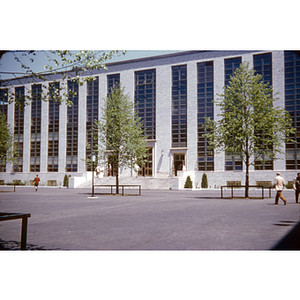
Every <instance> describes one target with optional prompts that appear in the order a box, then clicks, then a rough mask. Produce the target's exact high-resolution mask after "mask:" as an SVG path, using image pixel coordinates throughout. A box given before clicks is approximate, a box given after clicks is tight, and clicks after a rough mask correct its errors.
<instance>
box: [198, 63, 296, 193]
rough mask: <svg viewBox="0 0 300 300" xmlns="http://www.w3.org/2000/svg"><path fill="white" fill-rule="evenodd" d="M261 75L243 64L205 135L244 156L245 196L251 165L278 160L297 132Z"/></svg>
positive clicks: (219, 147) (221, 147) (208, 122)
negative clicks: (285, 144)
mask: <svg viewBox="0 0 300 300" xmlns="http://www.w3.org/2000/svg"><path fill="white" fill-rule="evenodd" d="M261 79H262V76H261V75H260V74H255V71H254V70H253V69H249V63H243V64H241V66H240V68H238V69H236V71H235V73H234V76H233V77H231V80H230V83H229V85H227V86H226V87H225V88H224V94H222V95H218V96H221V97H222V98H221V99H219V100H221V101H220V102H218V103H217V105H219V106H220V108H221V113H220V114H219V115H218V116H219V117H220V119H219V120H217V121H214V120H210V119H206V122H205V124H204V126H205V127H206V130H207V133H206V134H205V135H204V136H205V137H206V138H207V139H208V142H209V147H210V148H211V149H216V151H220V150H221V151H225V152H226V153H228V154H232V155H236V156H239V157H240V158H241V160H242V161H243V162H244V163H245V166H246V179H245V186H246V188H245V197H249V166H251V165H254V164H255V162H257V161H260V162H266V161H268V160H271V161H273V160H276V159H278V154H281V153H284V151H283V149H282V143H286V142H287V141H291V139H289V136H291V135H292V134H293V133H294V128H292V127H291V124H292V123H291V118H290V115H289V113H288V112H287V111H286V110H285V109H281V108H280V107H275V106H274V102H275V100H278V98H273V88H272V86H270V85H269V84H268V83H267V84H265V83H263V81H262V80H261Z"/></svg>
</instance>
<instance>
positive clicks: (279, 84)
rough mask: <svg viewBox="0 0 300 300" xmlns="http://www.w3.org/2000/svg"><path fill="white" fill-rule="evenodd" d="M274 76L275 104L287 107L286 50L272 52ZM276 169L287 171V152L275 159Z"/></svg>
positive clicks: (282, 147)
mask: <svg viewBox="0 0 300 300" xmlns="http://www.w3.org/2000/svg"><path fill="white" fill-rule="evenodd" d="M272 76H273V97H274V98H278V100H276V101H275V102H274V106H279V107H281V108H285V82H284V51H273V53H272ZM281 151H283V152H285V144H284V143H282V146H281ZM274 170H280V171H285V170H286V164H285V154H284V153H283V154H279V155H278V159H277V160H275V161H274Z"/></svg>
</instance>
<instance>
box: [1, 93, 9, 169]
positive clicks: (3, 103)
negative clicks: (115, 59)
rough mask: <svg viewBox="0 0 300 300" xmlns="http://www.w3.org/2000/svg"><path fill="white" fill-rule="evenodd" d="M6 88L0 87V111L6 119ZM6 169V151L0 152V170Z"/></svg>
mask: <svg viewBox="0 0 300 300" xmlns="http://www.w3.org/2000/svg"><path fill="white" fill-rule="evenodd" d="M7 93H8V90H7V89H0V113H1V115H2V116H4V117H5V119H6V120H7V105H8V94H7ZM5 171H6V153H5V152H4V153H1V159H0V172H5Z"/></svg>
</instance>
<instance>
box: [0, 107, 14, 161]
mask: <svg viewBox="0 0 300 300" xmlns="http://www.w3.org/2000/svg"><path fill="white" fill-rule="evenodd" d="M13 141H14V136H13V133H12V130H11V129H10V127H9V125H8V124H7V122H6V117H5V115H3V114H2V113H1V112H0V164H1V165H6V163H7V162H8V161H11V162H13V161H14V159H15V156H16V151H15V149H14V147H13Z"/></svg>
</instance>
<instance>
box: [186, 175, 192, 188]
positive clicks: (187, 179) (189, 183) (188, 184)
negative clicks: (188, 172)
mask: <svg viewBox="0 0 300 300" xmlns="http://www.w3.org/2000/svg"><path fill="white" fill-rule="evenodd" d="M184 188H185V189H192V188H193V181H192V180H191V177H190V176H188V177H187V178H186V181H185V184H184Z"/></svg>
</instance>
